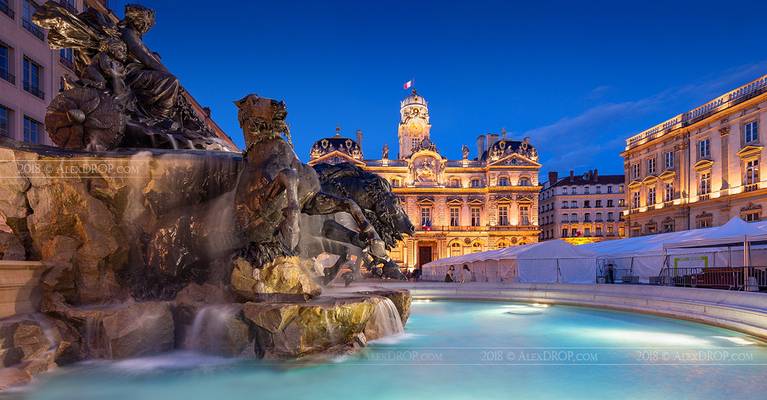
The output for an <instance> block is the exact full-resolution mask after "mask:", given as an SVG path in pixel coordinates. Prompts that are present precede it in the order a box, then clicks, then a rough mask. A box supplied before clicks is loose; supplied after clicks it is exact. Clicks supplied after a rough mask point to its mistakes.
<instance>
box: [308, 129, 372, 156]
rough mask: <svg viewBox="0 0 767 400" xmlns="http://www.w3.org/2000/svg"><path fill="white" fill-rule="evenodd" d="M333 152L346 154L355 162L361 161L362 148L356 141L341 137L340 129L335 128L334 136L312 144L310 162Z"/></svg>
mask: <svg viewBox="0 0 767 400" xmlns="http://www.w3.org/2000/svg"><path fill="white" fill-rule="evenodd" d="M334 151H338V152H341V153H343V154H346V155H347V156H349V157H351V158H353V159H355V160H360V161H361V160H362V159H363V156H362V147H361V146H360V145H359V143H357V141H356V140H354V139H351V138H348V137H345V136H341V129H340V128H336V134H335V136H328V137H325V138H322V139H320V140H318V141H316V142H314V144H313V145H312V148H311V150H310V152H309V156H310V157H311V159H312V160H315V159H317V158H320V157H323V156H325V155H327V154H330V153H332V152H334Z"/></svg>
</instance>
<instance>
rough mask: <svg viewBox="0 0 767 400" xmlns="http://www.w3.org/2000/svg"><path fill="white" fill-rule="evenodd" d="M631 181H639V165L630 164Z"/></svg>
mask: <svg viewBox="0 0 767 400" xmlns="http://www.w3.org/2000/svg"><path fill="white" fill-rule="evenodd" d="M631 179H639V164H631Z"/></svg>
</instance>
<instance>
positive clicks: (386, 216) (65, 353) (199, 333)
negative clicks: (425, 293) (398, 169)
mask: <svg viewBox="0 0 767 400" xmlns="http://www.w3.org/2000/svg"><path fill="white" fill-rule="evenodd" d="M34 21H35V23H37V24H38V25H40V26H42V27H44V28H47V29H48V30H49V32H48V38H49V42H50V44H51V46H52V47H54V48H59V47H68V48H73V49H74V50H75V55H76V59H77V62H76V72H77V79H68V81H67V87H66V88H65V89H64V90H63V91H62V92H61V93H60V94H58V95H57V96H56V97H55V98H54V99H53V101H52V102H51V104H50V106H49V108H48V114H47V116H46V129H47V131H48V133H49V135H50V137H51V138H52V140H53V141H54V142H55V143H56V144H57V145H58V146H59V148H53V147H46V146H38V145H28V144H23V143H19V142H15V141H12V140H9V139H0V176H3V177H5V178H3V179H0V193H2V197H1V198H0V216H2V220H0V221H3V222H4V224H5V226H7V229H6V230H3V229H0V258H3V259H17V260H41V261H42V262H43V264H44V266H45V269H44V271H43V273H42V275H41V277H40V288H39V293H37V292H35V293H33V294H32V295H33V296H37V297H39V298H37V300H38V301H39V313H36V314H31V315H20V316H16V317H13V318H11V319H6V320H2V321H0V335H3V338H4V340H3V341H2V343H0V354H2V355H3V357H2V358H0V360H1V361H0V366H2V367H10V368H12V369H13V370H14V371H16V372H17V373H18V375H19V376H24V377H28V376H31V375H32V374H35V373H38V372H42V371H46V370H48V369H50V368H51V367H54V366H56V365H62V364H66V363H71V362H75V361H79V360H84V359H88V358H108V359H117V358H127V357H136V356H140V355H145V354H151V353H157V352H162V351H170V350H173V349H194V350H199V351H205V352H212V353H216V354H220V355H226V356H244V357H267V358H296V357H304V356H307V355H310V354H316V353H328V352H330V353H337V352H346V351H350V350H353V349H356V348H359V347H360V346H364V345H365V343H366V342H367V341H368V340H371V339H375V338H379V337H381V336H383V335H387V334H392V333H397V332H398V331H400V330H401V329H402V324H404V323H405V322H406V321H407V317H408V314H409V308H410V294H409V293H408V292H407V291H404V290H402V291H398V290H378V291H367V292H353V291H351V292H345V294H344V295H343V296H340V297H339V296H330V295H323V294H322V291H323V286H322V284H321V283H328V282H330V281H331V280H332V279H333V278H334V277H335V276H336V274H337V273H338V271H339V269H340V267H341V266H342V265H343V264H344V263H346V262H347V261H348V260H349V259H350V257H351V256H355V257H356V259H357V268H358V267H359V265H360V264H364V265H365V266H367V267H368V268H376V266H377V265H383V268H380V269H378V270H379V271H381V273H382V274H383V275H386V276H388V277H391V278H401V273H400V272H399V268H398V267H397V266H396V264H394V263H393V262H392V260H391V259H389V258H388V256H387V255H386V250H387V248H391V247H392V246H394V245H395V244H396V241H397V240H401V239H402V235H403V234H412V233H413V225H412V224H411V223H410V221H409V220H408V219H407V215H406V214H405V212H404V210H402V207H401V205H400V204H399V201H398V200H397V198H396V196H394V195H393V194H392V193H391V187H389V185H388V183H387V182H386V181H385V180H382V179H381V178H379V177H377V176H375V175H372V174H370V173H366V172H364V171H361V170H359V169H358V168H356V167H354V166H350V165H340V166H318V167H317V168H316V170H315V169H313V168H312V167H309V166H307V165H305V164H303V163H301V162H300V161H299V160H298V158H297V157H296V155H295V153H294V151H293V148H292V145H291V143H290V136H289V131H288V128H287V123H286V120H285V119H286V117H287V108H286V106H285V103H283V102H277V101H274V100H270V99H265V98H261V97H258V96H256V95H248V96H246V97H244V98H243V99H241V100H239V101H237V102H236V105H237V107H238V108H239V121H240V125H241V127H242V129H243V134H244V136H245V143H246V146H247V149H246V151H245V153H244V154H240V153H239V152H238V151H237V149H236V147H235V146H234V145H233V144H232V143H231V142H230V141H228V140H226V138H224V137H219V136H216V135H215V134H214V133H213V132H212V131H211V130H209V129H208V128H207V127H206V126H205V124H204V123H203V118H202V117H200V116H199V115H198V114H197V112H196V111H195V110H194V109H193V108H192V107H191V105H190V102H189V101H188V99H187V97H186V94H185V92H184V90H183V88H182V87H181V86H180V85H179V82H178V80H177V79H176V78H175V77H174V76H173V75H172V74H171V73H170V72H169V71H168V70H167V68H165V66H163V65H162V63H161V62H160V61H159V57H158V56H157V55H156V54H155V53H153V52H152V51H151V50H150V49H149V48H147V47H146V45H145V44H144V43H143V41H142V39H141V37H142V35H143V34H144V33H146V32H147V31H148V30H149V29H150V28H151V27H152V25H153V23H154V13H153V11H151V10H149V9H147V8H144V7H142V6H137V5H128V6H126V12H125V19H124V20H122V21H120V22H119V23H113V22H111V20H109V18H107V17H106V16H104V15H102V14H100V13H99V12H98V11H96V10H94V9H88V10H87V11H85V12H83V13H80V14H78V15H74V14H72V13H71V12H70V11H68V10H67V9H66V8H64V7H62V6H60V5H59V4H58V3H57V2H53V1H49V2H47V3H45V4H44V5H43V6H42V7H40V9H39V10H38V11H37V13H36V14H35V16H34ZM336 213H345V214H339V215H346V216H347V217H348V216H351V219H350V220H351V223H349V222H348V221H347V222H346V223H343V222H338V221H337V219H336V217H334V215H335V214H336ZM347 220H349V218H347ZM0 228H2V226H0ZM322 252H325V253H333V254H336V255H338V256H339V257H340V258H339V261H338V262H337V263H336V264H335V265H334V266H333V267H331V268H329V269H328V270H326V271H319V272H317V270H316V269H315V267H314V262H313V257H315V256H317V255H318V254H320V253H322ZM393 310H394V311H393ZM395 311H396V312H395Z"/></svg>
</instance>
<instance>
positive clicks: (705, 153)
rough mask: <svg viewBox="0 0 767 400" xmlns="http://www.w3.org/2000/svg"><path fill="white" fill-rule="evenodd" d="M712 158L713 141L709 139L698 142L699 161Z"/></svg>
mask: <svg viewBox="0 0 767 400" xmlns="http://www.w3.org/2000/svg"><path fill="white" fill-rule="evenodd" d="M710 157H711V141H710V140H708V139H704V140H700V141H698V159H704V158H710Z"/></svg>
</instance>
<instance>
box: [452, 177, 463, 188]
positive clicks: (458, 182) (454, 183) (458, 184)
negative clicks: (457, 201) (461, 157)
mask: <svg viewBox="0 0 767 400" xmlns="http://www.w3.org/2000/svg"><path fill="white" fill-rule="evenodd" d="M450 187H454V188H457V187H461V180H460V179H458V178H451V179H450Z"/></svg>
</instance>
